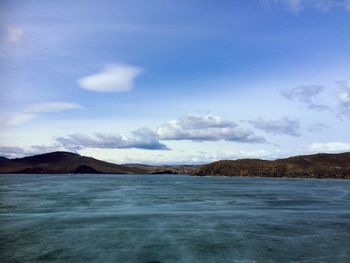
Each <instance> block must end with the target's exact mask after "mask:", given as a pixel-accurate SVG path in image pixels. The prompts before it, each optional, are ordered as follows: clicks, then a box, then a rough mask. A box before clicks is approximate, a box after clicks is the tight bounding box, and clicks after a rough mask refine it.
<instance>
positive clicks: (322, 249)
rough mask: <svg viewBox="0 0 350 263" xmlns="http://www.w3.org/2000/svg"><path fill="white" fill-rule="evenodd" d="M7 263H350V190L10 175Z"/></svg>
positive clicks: (345, 184)
mask: <svg viewBox="0 0 350 263" xmlns="http://www.w3.org/2000/svg"><path fill="white" fill-rule="evenodd" d="M0 262H2V263H9V262H11V263H19V262H21V263H22V262H23V263H27V262H62V263H63V262H64V263H66V262H74V263H79V262H96V263H108V262H121V263H127V262H140V263H157V262H158V263H160V262H162V263H163V262H164V263H165V262H170V263H171V262H186V263H187V262H198V263H206V262H220V263H222V262H242V263H243V262H244V263H248V262H332V263H333V262H350V180H323V179H280V178H279V179H277V178H241V177H195V176H189V175H101V174H88V175H87V174H85V175H84V174H81V175H79V174H74V175H73V174H62V175H45V174H40V175H39V174H32V175H29V174H23V175H21V174H11V175H1V176H0Z"/></svg>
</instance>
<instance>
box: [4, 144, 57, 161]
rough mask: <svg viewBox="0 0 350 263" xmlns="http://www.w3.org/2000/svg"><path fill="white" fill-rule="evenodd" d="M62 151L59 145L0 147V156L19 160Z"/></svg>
mask: <svg viewBox="0 0 350 263" xmlns="http://www.w3.org/2000/svg"><path fill="white" fill-rule="evenodd" d="M60 150H64V149H63V148H62V147H61V146H60V145H58V144H53V145H34V146H30V147H23V148H22V147H17V146H0V156H4V157H7V158H20V157H24V156H28V155H35V154H43V153H49V152H54V151H60Z"/></svg>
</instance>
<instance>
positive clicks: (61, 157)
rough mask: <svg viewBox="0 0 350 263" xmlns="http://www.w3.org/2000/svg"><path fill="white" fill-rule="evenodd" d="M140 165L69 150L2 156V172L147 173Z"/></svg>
mask: <svg viewBox="0 0 350 263" xmlns="http://www.w3.org/2000/svg"><path fill="white" fill-rule="evenodd" d="M145 172H146V171H145V169H142V168H139V167H127V166H124V165H117V164H113V163H108V162H104V161H100V160H96V159H94V158H90V157H84V156H80V155H78V154H75V153H69V152H52V153H46V154H40V155H34V156H29V157H24V158H17V159H6V158H0V173H48V174H61V173H111V174H121V173H123V174H124V173H125V174H130V173H145Z"/></svg>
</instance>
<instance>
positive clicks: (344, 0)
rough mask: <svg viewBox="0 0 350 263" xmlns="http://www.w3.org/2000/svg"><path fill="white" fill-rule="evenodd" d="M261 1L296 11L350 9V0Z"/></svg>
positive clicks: (264, 3)
mask: <svg viewBox="0 0 350 263" xmlns="http://www.w3.org/2000/svg"><path fill="white" fill-rule="evenodd" d="M260 2H261V3H262V5H263V6H266V7H270V6H271V5H282V6H285V7H286V8H288V9H289V10H291V11H292V12H295V13H297V12H299V11H301V10H303V9H307V8H314V9H318V10H322V11H327V10H330V9H332V8H336V7H340V8H345V9H347V10H350V1H349V0H261V1H260Z"/></svg>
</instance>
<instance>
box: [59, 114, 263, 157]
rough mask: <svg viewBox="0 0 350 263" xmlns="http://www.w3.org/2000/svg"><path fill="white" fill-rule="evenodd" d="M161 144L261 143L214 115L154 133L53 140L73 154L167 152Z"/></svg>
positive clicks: (178, 122) (145, 130) (189, 118)
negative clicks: (87, 151)
mask: <svg viewBox="0 0 350 263" xmlns="http://www.w3.org/2000/svg"><path fill="white" fill-rule="evenodd" d="M162 140H168V141H179V140H191V141H219V140H225V141H233V142H241V143H264V142H265V139H264V138H263V137H260V136H257V135H255V134H254V133H253V132H252V131H251V130H249V129H246V128H243V127H239V126H238V125H237V124H236V123H234V122H232V121H228V120H224V119H222V118H220V117H218V116H214V115H205V116H198V115H187V116H183V117H180V118H178V119H177V120H173V121H170V122H168V123H165V124H163V125H161V126H160V127H157V128H155V129H149V128H140V129H137V130H134V131H132V132H131V134H130V135H128V136H124V135H122V134H118V133H116V134H101V133H98V134H94V135H93V136H90V135H86V134H71V135H68V136H63V137H59V138H57V139H56V141H57V142H58V143H60V144H61V145H62V146H63V147H64V148H65V149H67V150H72V151H77V150H81V149H84V148H100V149H130V148H136V149H146V150H169V148H168V147H167V146H166V145H165V144H163V143H161V142H160V141H162Z"/></svg>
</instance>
